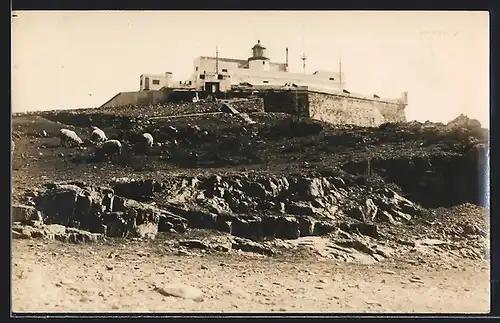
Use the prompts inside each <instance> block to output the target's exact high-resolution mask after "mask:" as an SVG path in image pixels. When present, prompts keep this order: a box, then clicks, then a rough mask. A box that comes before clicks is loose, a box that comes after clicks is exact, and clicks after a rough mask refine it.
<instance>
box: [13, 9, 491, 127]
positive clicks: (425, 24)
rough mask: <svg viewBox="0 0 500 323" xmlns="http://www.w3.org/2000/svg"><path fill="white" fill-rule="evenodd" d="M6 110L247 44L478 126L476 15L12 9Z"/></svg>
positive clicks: (480, 39) (108, 86)
mask: <svg viewBox="0 0 500 323" xmlns="http://www.w3.org/2000/svg"><path fill="white" fill-rule="evenodd" d="M13 14H16V15H17V17H15V18H12V19H11V22H12V54H11V55H12V56H11V57H12V111H13V112H21V111H32V110H52V109H69V108H80V107H98V106H100V105H101V104H103V103H104V102H106V101H107V100H109V99H110V98H111V97H113V96H114V95H115V94H117V93H118V92H126V91H137V90H138V89H139V76H140V75H141V74H143V73H154V74H163V73H165V72H172V73H173V78H174V79H175V80H187V79H188V78H189V77H190V76H191V74H192V72H193V59H194V58H195V57H197V56H215V50H216V46H218V50H219V56H220V57H228V58H240V59H247V58H248V57H249V56H250V55H251V47H252V46H253V45H254V44H255V43H256V42H257V40H260V41H261V44H262V45H264V46H265V47H266V48H267V52H268V56H269V57H270V59H271V61H273V62H283V63H284V62H285V48H286V47H288V48H289V66H290V70H291V72H297V73H301V72H302V61H301V59H300V56H301V55H302V53H305V54H306V56H307V58H308V59H307V61H306V73H313V72H314V71H316V70H326V71H338V70H339V61H340V59H341V60H342V72H343V73H345V77H344V79H345V81H346V89H348V90H349V91H351V92H356V93H366V94H367V95H370V96H371V94H373V93H376V94H378V95H380V96H381V97H392V98H399V97H400V96H401V93H402V92H403V91H408V107H407V109H406V115H407V119H408V120H418V121H422V122H423V121H426V120H431V121H436V122H447V121H450V120H451V119H453V118H455V117H456V116H458V115H460V114H465V115H467V116H469V117H471V118H475V119H478V120H479V121H480V122H481V124H483V126H485V127H488V124H489V14H488V12H487V11H385V12H384V11H15V12H13Z"/></svg>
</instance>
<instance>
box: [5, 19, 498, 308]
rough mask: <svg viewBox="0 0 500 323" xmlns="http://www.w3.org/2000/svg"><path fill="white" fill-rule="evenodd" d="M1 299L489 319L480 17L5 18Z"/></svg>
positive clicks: (484, 44)
mask: <svg viewBox="0 0 500 323" xmlns="http://www.w3.org/2000/svg"><path fill="white" fill-rule="evenodd" d="M11 34H12V54H11V57H12V62H11V64H12V70H11V71H12V77H11V79H12V90H11V93H12V96H11V102H12V106H11V112H12V116H11V120H12V123H11V137H12V138H11V139H12V142H11V167H12V168H11V178H12V188H11V192H12V194H11V201H12V212H11V217H12V218H11V224H12V228H11V235H12V243H11V245H12V249H11V257H12V258H11V264H12V266H11V281H12V283H11V293H12V294H11V312H12V313H14V314H16V313H63V312H65V313H144V314H147V313H165V314H166V315H168V314H169V313H194V314H196V313H197V314H203V313H302V314H308V313H324V314H332V313H333V314H335V313H344V314H345V313H386V314H390V313H426V314H437V313H454V314H460V313H463V314H465V313H488V312H489V311H490V257H489V255H490V247H489V245H490V244H489V221H490V220H489V219H490V218H489V215H490V212H489V198H490V197H489V186H488V183H489V123H490V120H489V109H490V107H489V99H490V98H489V96H490V92H489V91H490V89H489V54H490V49H489V14H488V12H487V11H328V10H322V11H278V10H276V11H12V15H11Z"/></svg>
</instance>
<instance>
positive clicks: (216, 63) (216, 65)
mask: <svg viewBox="0 0 500 323" xmlns="http://www.w3.org/2000/svg"><path fill="white" fill-rule="evenodd" d="M215 73H216V74H219V46H215Z"/></svg>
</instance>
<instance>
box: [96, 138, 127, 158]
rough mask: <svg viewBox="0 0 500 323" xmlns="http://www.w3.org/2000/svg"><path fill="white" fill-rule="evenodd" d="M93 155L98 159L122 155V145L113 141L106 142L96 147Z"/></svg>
mask: <svg viewBox="0 0 500 323" xmlns="http://www.w3.org/2000/svg"><path fill="white" fill-rule="evenodd" d="M95 154H96V157H98V158H99V159H104V158H106V157H108V158H109V157H113V156H120V155H121V154H122V143H121V142H120V141H118V140H115V139H110V140H106V141H105V142H103V143H102V144H100V145H98V146H97V148H96V151H95Z"/></svg>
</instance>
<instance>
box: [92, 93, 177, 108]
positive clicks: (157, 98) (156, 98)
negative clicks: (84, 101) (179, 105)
mask: <svg viewBox="0 0 500 323" xmlns="http://www.w3.org/2000/svg"><path fill="white" fill-rule="evenodd" d="M168 96H169V91H163V90H152V91H135V92H120V93H118V94H117V95H115V96H114V97H113V98H111V99H110V100H109V101H108V102H106V103H104V104H103V105H102V106H101V107H102V108H112V107H122V106H126V105H149V104H158V103H164V102H166V101H167V99H168Z"/></svg>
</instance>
